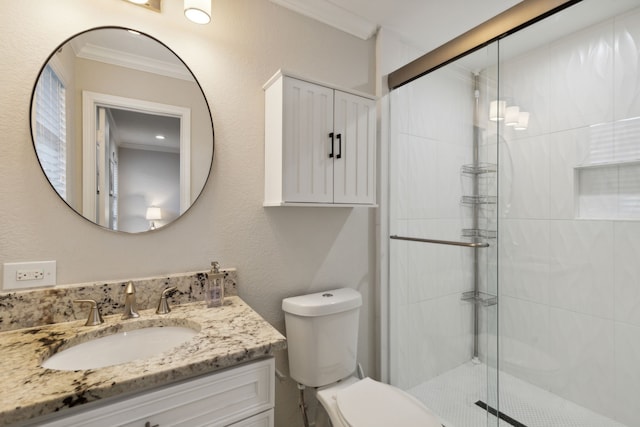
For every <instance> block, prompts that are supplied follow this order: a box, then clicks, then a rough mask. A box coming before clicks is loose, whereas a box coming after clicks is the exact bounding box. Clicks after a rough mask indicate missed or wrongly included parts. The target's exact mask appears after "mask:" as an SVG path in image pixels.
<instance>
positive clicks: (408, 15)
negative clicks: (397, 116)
mask: <svg viewBox="0 0 640 427" xmlns="http://www.w3.org/2000/svg"><path fill="white" fill-rule="evenodd" d="M271 1H272V2H274V3H277V4H279V5H281V6H284V7H286V8H288V9H291V10H293V11H296V12H298V13H301V14H303V15H306V16H309V17H311V18H314V19H316V20H318V21H320V22H324V23H325V24H328V25H331V26H333V27H336V28H338V29H340V30H343V31H345V32H347V33H350V34H352V35H354V36H356V37H360V38H362V39H365V40H366V39H368V38H369V37H371V36H373V35H374V34H375V33H376V31H377V29H378V28H380V27H384V28H385V29H388V30H392V31H393V32H395V33H396V34H398V35H399V36H400V37H401V38H402V39H403V40H404V41H405V42H408V43H410V44H412V45H413V46H415V47H417V48H419V49H421V50H422V51H424V52H428V51H430V50H432V49H435V48H436V47H438V46H440V45H442V44H444V43H445V42H447V41H449V40H451V39H452V38H454V37H456V36H458V35H460V34H462V33H464V32H466V31H468V30H470V29H472V28H473V27H475V26H477V25H478V24H481V23H483V22H484V21H486V20H488V19H490V18H492V17H493V16H495V15H497V14H499V13H501V12H503V11H505V10H507V9H509V8H510V7H512V6H514V5H516V4H517V3H520V0H271Z"/></svg>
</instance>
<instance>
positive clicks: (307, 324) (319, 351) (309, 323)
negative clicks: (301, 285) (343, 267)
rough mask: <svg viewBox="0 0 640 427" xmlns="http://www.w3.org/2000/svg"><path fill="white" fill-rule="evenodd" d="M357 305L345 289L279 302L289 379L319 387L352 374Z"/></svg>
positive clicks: (356, 294)
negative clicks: (285, 340) (283, 323)
mask: <svg viewBox="0 0 640 427" xmlns="http://www.w3.org/2000/svg"><path fill="white" fill-rule="evenodd" d="M361 305H362V296H361V295H360V293H359V292H358V291H356V290H354V289H349V288H342V289H335V290H332V291H325V292H318V293H315V294H309V295H301V296H297V297H291V298H285V299H284V300H282V310H283V311H284V320H285V326H286V329H287V347H288V353H289V374H290V375H291V378H293V379H294V380H295V381H297V382H298V383H300V384H304V385H306V386H309V387H320V386H324V385H327V384H331V383H333V382H336V381H338V380H340V379H343V378H346V377H348V376H349V375H351V374H352V373H353V372H354V371H355V369H356V363H357V362H356V357H357V348H358V323H359V316H358V314H359V311H360V306H361Z"/></svg>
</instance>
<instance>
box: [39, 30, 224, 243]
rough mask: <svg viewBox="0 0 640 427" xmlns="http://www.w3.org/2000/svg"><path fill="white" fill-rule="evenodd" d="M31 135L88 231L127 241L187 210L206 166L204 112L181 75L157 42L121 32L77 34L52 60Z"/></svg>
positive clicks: (197, 92) (179, 65)
mask: <svg viewBox="0 0 640 427" xmlns="http://www.w3.org/2000/svg"><path fill="white" fill-rule="evenodd" d="M31 129H32V136H33V141H34V147H35V150H36V154H37V156H38V160H39V161H40V165H41V166H42V169H43V171H44V173H45V175H46V176H47V178H48V179H49V182H50V183H51V186H52V187H53V188H54V189H55V191H56V192H57V193H58V195H59V196H60V197H61V198H62V199H63V200H64V201H65V202H66V203H67V204H68V205H69V206H70V207H71V208H73V209H74V210H75V211H76V212H78V213H79V214H81V215H82V216H84V217H85V218H87V219H88V220H90V221H92V222H94V223H95V224H98V225H100V226H103V227H106V228H109V229H111V230H118V231H125V232H129V233H138V232H143V231H148V230H153V229H157V228H161V227H163V226H165V225H166V224H168V223H170V222H172V221H174V220H175V219H177V218H178V217H179V216H180V215H182V214H183V213H184V212H185V211H186V210H187V209H189V207H190V206H191V205H192V204H193V202H194V201H195V200H196V199H197V197H198V196H199V194H200V192H201V191H202V189H203V187H204V185H205V183H206V181H207V178H208V176H209V173H210V169H211V163H212V159H213V126H212V122H211V115H210V112H209V107H208V104H207V101H206V99H205V97H204V94H203V92H202V89H201V88H200V86H199V85H198V83H197V81H196V80H195V78H194V77H193V75H192V74H191V72H190V71H189V69H188V68H187V67H186V66H185V64H184V63H183V62H182V61H181V60H180V58H178V57H177V56H176V55H175V54H174V53H173V52H172V51H171V50H169V49H168V48H167V47H166V46H164V45H163V44H162V43H160V42H158V41H157V40H155V39H153V38H151V37H149V36H147V35H144V34H141V33H139V32H133V31H129V30H126V29H123V28H115V27H109V28H97V29H93V30H89V31H86V32H83V33H81V34H78V35H76V36H74V37H72V38H71V39H69V40H67V41H66V42H64V43H63V44H62V45H60V46H59V47H58V48H57V49H56V50H55V51H54V53H52V54H51V56H50V57H49V59H48V61H47V63H46V64H45V65H44V67H43V68H42V70H41V72H40V76H39V78H38V81H37V82H36V86H35V88H34V92H33V97H32V104H31Z"/></svg>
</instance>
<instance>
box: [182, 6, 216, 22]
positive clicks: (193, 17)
mask: <svg viewBox="0 0 640 427" xmlns="http://www.w3.org/2000/svg"><path fill="white" fill-rule="evenodd" d="M184 16H186V17H187V19H188V20H189V21H191V22H195V23H196V24H208V23H209V22H210V21H211V0H184Z"/></svg>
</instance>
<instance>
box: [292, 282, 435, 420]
mask: <svg viewBox="0 0 640 427" xmlns="http://www.w3.org/2000/svg"><path fill="white" fill-rule="evenodd" d="M361 305H362V296H361V295H360V293H359V292H358V291H356V290H354V289H349V288H342V289H335V290H332V291H326V292H319V293H314V294H309V295H301V296H297V297H291V298H285V299H284V300H282V310H283V311H284V318H285V325H286V329H287V346H288V353H289V373H290V375H291V378H293V379H294V380H295V381H296V382H298V384H300V385H301V386H305V387H313V388H316V389H317V392H316V397H317V399H318V401H319V402H320V403H321V404H322V406H323V408H324V409H325V411H326V413H327V415H328V417H329V419H330V420H331V424H332V426H333V427H389V426H394V427H403V426H407V427H410V426H421V427H441V423H440V422H439V421H438V418H436V416H435V415H433V414H432V413H431V412H430V411H429V410H428V409H427V408H426V407H425V406H424V405H423V404H422V403H421V402H420V401H418V400H417V399H415V398H414V397H413V396H411V395H409V394H408V393H406V392H404V391H402V390H400V389H398V388H396V387H393V386H391V385H388V384H384V383H381V382H378V381H375V380H372V379H371V378H364V379H359V378H358V377H356V376H355V371H356V365H357V360H356V356H357V354H356V353H357V345H358V322H359V312H360V306H361Z"/></svg>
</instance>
